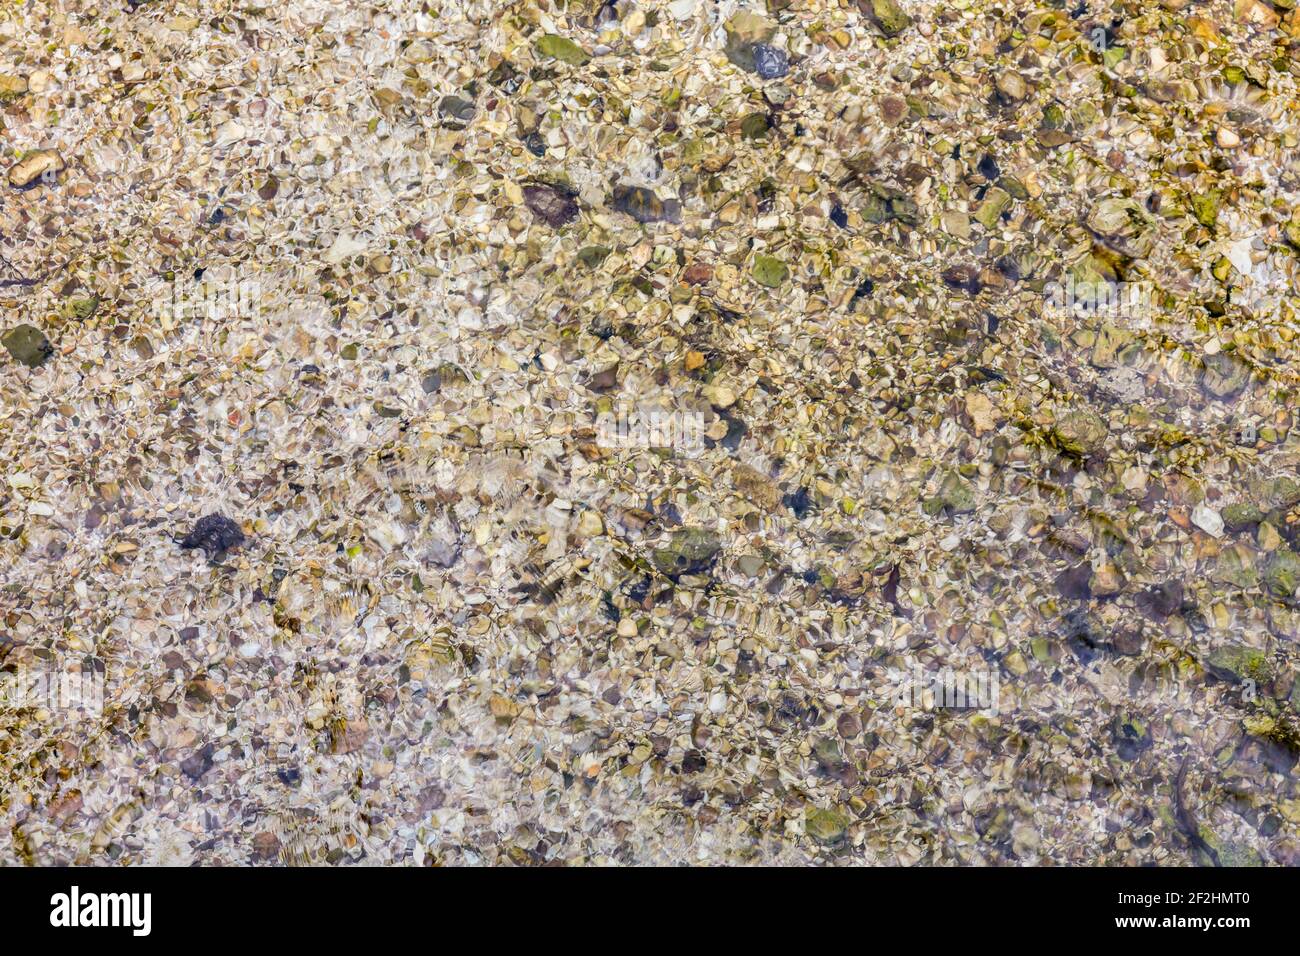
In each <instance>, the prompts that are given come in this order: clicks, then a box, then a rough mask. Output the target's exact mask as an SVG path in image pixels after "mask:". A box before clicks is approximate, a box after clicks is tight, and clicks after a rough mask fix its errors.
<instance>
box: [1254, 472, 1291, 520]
mask: <svg viewBox="0 0 1300 956" xmlns="http://www.w3.org/2000/svg"><path fill="white" fill-rule="evenodd" d="M1251 496H1252V497H1253V498H1254V499H1255V504H1257V505H1258V506H1259V507H1260V508H1262V509H1264V510H1265V511H1273V510H1274V509H1278V508H1281V509H1283V510H1286V509H1289V508H1294V507H1295V506H1296V505H1300V480H1296V479H1295V478H1293V477H1292V476H1290V475H1278V476H1276V477H1274V478H1263V479H1260V480H1258V481H1255V482H1252V483H1251Z"/></svg>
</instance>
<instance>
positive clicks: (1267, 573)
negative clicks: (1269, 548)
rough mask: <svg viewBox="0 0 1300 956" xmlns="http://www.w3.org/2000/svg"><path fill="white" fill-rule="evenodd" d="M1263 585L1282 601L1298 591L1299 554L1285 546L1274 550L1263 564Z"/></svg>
mask: <svg viewBox="0 0 1300 956" xmlns="http://www.w3.org/2000/svg"><path fill="white" fill-rule="evenodd" d="M1264 587H1265V588H1267V589H1268V592H1269V593H1270V594H1272V595H1273V596H1274V597H1276V598H1279V599H1281V600H1283V601H1286V600H1290V599H1291V598H1294V597H1296V595H1297V592H1300V555H1298V554H1296V553H1295V552H1294V551H1291V550H1289V549H1287V548H1281V549H1279V550H1277V551H1274V552H1273V554H1272V555H1271V556H1270V557H1269V559H1268V562H1267V563H1266V564H1265V565H1264Z"/></svg>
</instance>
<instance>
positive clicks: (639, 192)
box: [613, 185, 682, 223]
mask: <svg viewBox="0 0 1300 956" xmlns="http://www.w3.org/2000/svg"><path fill="white" fill-rule="evenodd" d="M613 206H614V209H615V210H616V211H617V212H621V213H624V214H625V215H628V216H631V217H632V218H633V219H635V220H636V221H637V222H673V223H676V222H680V221H681V218H682V204H681V203H680V202H678V201H677V200H676V199H668V200H663V199H660V198H659V197H658V196H656V195H655V193H654V190H652V189H646V188H645V187H644V186H621V185H620V186H615V187H614V199H613Z"/></svg>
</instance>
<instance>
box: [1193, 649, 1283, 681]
mask: <svg viewBox="0 0 1300 956" xmlns="http://www.w3.org/2000/svg"><path fill="white" fill-rule="evenodd" d="M1202 663H1203V664H1204V665H1205V669H1206V670H1207V671H1209V672H1210V673H1211V674H1213V675H1214V676H1215V677H1217V678H1219V679H1220V680H1226V681H1231V682H1232V683H1234V684H1237V683H1240V682H1241V681H1243V680H1253V681H1255V682H1256V683H1260V684H1262V683H1264V682H1266V681H1267V680H1268V679H1269V676H1270V674H1269V666H1268V658H1267V657H1265V656H1264V652H1263V651H1260V650H1256V649H1255V648H1253V647H1246V646H1244V645H1242V644H1229V645H1228V646H1227V647H1220V648H1217V649H1216V650H1214V651H1211V652H1210V653H1209V654H1208V655H1207V656H1206V658H1205V660H1204V661H1203V662H1202Z"/></svg>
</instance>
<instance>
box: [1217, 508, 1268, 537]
mask: <svg viewBox="0 0 1300 956" xmlns="http://www.w3.org/2000/svg"><path fill="white" fill-rule="evenodd" d="M1221 514H1222V517H1223V525H1224V527H1226V528H1227V529H1228V530H1229V531H1233V532H1237V531H1249V530H1250V529H1251V528H1254V527H1256V526H1257V525H1258V524H1259V523H1260V522H1261V521H1263V520H1264V512H1263V511H1261V510H1260V509H1259V508H1257V507H1256V506H1255V505H1252V504H1250V503H1249V502H1245V501H1239V502H1235V503H1234V504H1230V505H1228V506H1227V507H1225V508H1224V509H1223V511H1222V512H1221Z"/></svg>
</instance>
